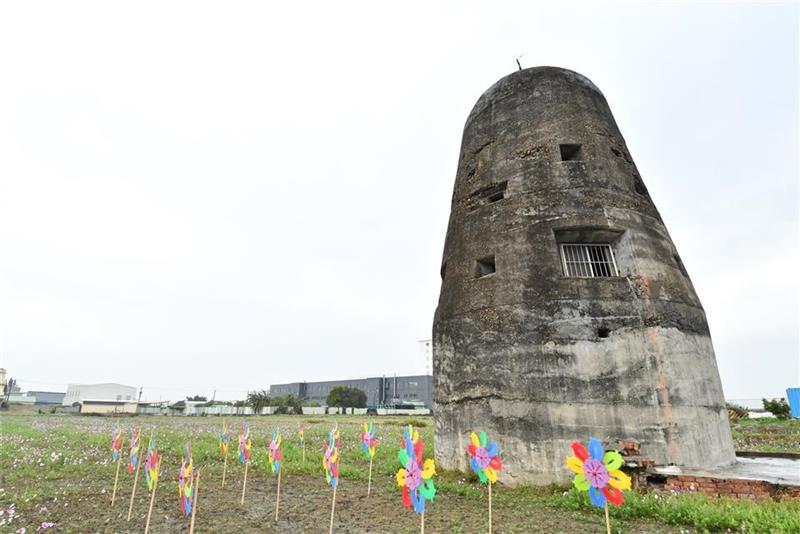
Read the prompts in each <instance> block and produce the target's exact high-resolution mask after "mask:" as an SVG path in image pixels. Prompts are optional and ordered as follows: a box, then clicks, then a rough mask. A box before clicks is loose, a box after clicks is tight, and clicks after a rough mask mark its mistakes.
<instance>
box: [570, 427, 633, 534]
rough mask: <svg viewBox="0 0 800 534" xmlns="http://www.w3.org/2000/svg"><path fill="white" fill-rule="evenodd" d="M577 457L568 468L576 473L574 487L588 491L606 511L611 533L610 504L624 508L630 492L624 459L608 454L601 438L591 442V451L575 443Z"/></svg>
mask: <svg viewBox="0 0 800 534" xmlns="http://www.w3.org/2000/svg"><path fill="white" fill-rule="evenodd" d="M572 452H574V453H575V456H570V457H569V458H567V467H568V468H569V470H570V471H572V472H573V473H575V478H574V479H572V484H573V485H574V486H575V487H576V488H577V489H578V490H579V491H588V492H589V500H590V501H591V502H592V504H593V505H594V506H596V507H598V508H605V512H606V530H607V531H608V532H609V533H610V532H611V521H610V520H609V517H608V503H611V504H612V505H614V506H620V505H622V502H623V498H622V490H627V489H630V487H631V479H630V477H629V476H628V475H626V474H625V473H623V472H622V471H620V469H619V468H620V467H622V455H620V453H618V452H617V451H608V452H605V451H604V449H603V445H602V443H600V440H598V439H597V438H590V439H589V448H588V450H587V448H586V447H584V446H583V444H582V443H580V442H579V441H573V442H572Z"/></svg>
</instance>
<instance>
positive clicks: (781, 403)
mask: <svg viewBox="0 0 800 534" xmlns="http://www.w3.org/2000/svg"><path fill="white" fill-rule="evenodd" d="M761 403H762V404H763V405H764V409H765V410H766V411H768V412H769V413H771V414H772V415H774V416H775V417H777V418H778V419H789V418H790V417H791V416H792V413H791V410H790V408H789V403H788V402H786V399H772V400H768V399H761Z"/></svg>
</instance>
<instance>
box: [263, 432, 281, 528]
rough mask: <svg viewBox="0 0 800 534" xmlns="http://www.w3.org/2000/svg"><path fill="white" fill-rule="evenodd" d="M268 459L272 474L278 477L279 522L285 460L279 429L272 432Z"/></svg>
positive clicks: (276, 517) (276, 499)
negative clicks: (282, 471) (282, 459)
mask: <svg viewBox="0 0 800 534" xmlns="http://www.w3.org/2000/svg"><path fill="white" fill-rule="evenodd" d="M267 448H268V454H267V456H268V458H269V466H270V468H271V469H272V474H277V475H278V494H277V495H276V496H275V521H277V520H278V506H280V502H281V458H283V450H282V449H281V432H280V430H278V429H277V428H276V429H275V430H273V431H272V441H270V442H269V445H268V446H267Z"/></svg>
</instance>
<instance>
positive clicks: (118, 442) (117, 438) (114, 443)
mask: <svg viewBox="0 0 800 534" xmlns="http://www.w3.org/2000/svg"><path fill="white" fill-rule="evenodd" d="M111 457H112V458H113V459H114V462H116V464H117V473H116V474H115V475H114V490H113V491H112V492H111V506H114V501H115V500H116V498H117V481H118V480H119V466H120V465H121V464H122V430H120V429H119V427H117V429H116V430H114V432H112V433H111Z"/></svg>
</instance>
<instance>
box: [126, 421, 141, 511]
mask: <svg viewBox="0 0 800 534" xmlns="http://www.w3.org/2000/svg"><path fill="white" fill-rule="evenodd" d="M141 449H142V429H141V428H139V427H138V426H137V427H134V428H133V433H132V434H131V452H130V454H129V455H128V473H131V474H133V472H134V471H135V472H136V474H135V475H134V477H133V490H132V491H131V502H130V504H128V521H130V520H131V514H132V513H133V498H134V497H135V496H136V486H137V484H138V482H139V469H140V468H141V466H142V462H140V461H139V460H140V458H139V454H140V453H141Z"/></svg>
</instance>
